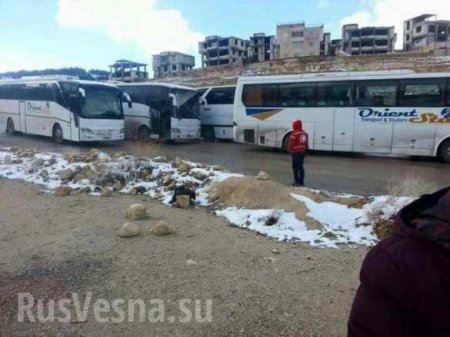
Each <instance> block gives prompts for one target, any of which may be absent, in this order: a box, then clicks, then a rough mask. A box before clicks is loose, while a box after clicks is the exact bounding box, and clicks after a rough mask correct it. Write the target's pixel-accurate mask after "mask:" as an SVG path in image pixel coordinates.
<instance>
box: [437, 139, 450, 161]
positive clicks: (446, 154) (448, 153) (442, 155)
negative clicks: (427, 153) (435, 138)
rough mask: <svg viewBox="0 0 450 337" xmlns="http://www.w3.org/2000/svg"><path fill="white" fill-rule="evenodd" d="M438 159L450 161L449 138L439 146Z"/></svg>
mask: <svg viewBox="0 0 450 337" xmlns="http://www.w3.org/2000/svg"><path fill="white" fill-rule="evenodd" d="M438 156H439V159H441V160H442V161H443V162H445V163H450V138H449V139H447V140H445V141H444V142H443V143H442V144H441V146H439V154H438Z"/></svg>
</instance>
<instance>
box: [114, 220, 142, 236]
mask: <svg viewBox="0 0 450 337" xmlns="http://www.w3.org/2000/svg"><path fill="white" fill-rule="evenodd" d="M139 234H140V231H139V226H138V225H136V224H134V223H131V222H128V223H126V224H125V225H123V226H122V228H121V229H119V231H118V232H117V235H119V236H120V237H121V238H132V237H135V236H138V235H139Z"/></svg>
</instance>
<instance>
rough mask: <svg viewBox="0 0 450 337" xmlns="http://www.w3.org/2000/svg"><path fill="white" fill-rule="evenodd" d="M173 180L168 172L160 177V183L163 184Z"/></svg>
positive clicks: (166, 184)
mask: <svg viewBox="0 0 450 337" xmlns="http://www.w3.org/2000/svg"><path fill="white" fill-rule="evenodd" d="M173 181H174V180H173V178H172V175H170V174H166V175H165V176H164V177H163V179H162V183H163V185H164V186H169V185H170V184H172V182H173Z"/></svg>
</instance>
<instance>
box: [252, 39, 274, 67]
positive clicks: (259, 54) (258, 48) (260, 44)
mask: <svg viewBox="0 0 450 337" xmlns="http://www.w3.org/2000/svg"><path fill="white" fill-rule="evenodd" d="M275 50H276V44H275V36H274V35H271V36H266V34H264V33H256V34H253V36H252V37H250V48H249V51H248V58H249V60H250V61H251V62H264V61H271V60H273V59H275Z"/></svg>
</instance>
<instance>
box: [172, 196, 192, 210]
mask: <svg viewBox="0 0 450 337" xmlns="http://www.w3.org/2000/svg"><path fill="white" fill-rule="evenodd" d="M175 203H176V205H177V207H179V208H183V209H186V208H189V207H191V197H190V196H189V195H177V196H176V202H175Z"/></svg>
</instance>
